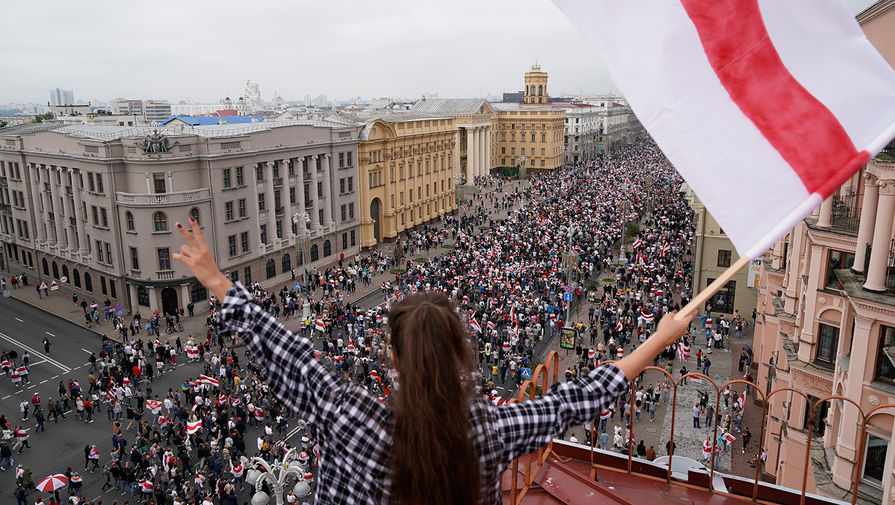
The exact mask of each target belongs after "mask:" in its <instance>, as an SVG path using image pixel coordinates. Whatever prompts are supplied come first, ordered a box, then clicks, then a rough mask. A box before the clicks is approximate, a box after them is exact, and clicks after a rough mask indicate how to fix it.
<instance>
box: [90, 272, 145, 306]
mask: <svg viewBox="0 0 895 505" xmlns="http://www.w3.org/2000/svg"><path fill="white" fill-rule="evenodd" d="M84 289H86V290H87V291H90V292H91V293H93V279H91V278H90V273H89V272H84ZM148 303H149V302H147V305H148Z"/></svg>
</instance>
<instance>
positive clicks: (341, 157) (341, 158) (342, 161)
mask: <svg viewBox="0 0 895 505" xmlns="http://www.w3.org/2000/svg"><path fill="white" fill-rule="evenodd" d="M339 168H345V153H339Z"/></svg>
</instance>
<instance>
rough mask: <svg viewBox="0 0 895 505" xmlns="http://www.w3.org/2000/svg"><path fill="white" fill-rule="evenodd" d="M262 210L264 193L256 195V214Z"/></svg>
mask: <svg viewBox="0 0 895 505" xmlns="http://www.w3.org/2000/svg"><path fill="white" fill-rule="evenodd" d="M263 210H264V193H258V212H261V211H263Z"/></svg>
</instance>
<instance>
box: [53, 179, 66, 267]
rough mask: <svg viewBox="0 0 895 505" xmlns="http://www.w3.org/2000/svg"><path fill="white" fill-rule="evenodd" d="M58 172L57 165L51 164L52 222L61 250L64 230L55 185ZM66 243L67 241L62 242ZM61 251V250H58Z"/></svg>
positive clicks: (57, 244) (57, 189) (57, 190)
mask: <svg viewBox="0 0 895 505" xmlns="http://www.w3.org/2000/svg"><path fill="white" fill-rule="evenodd" d="M58 173H59V167H56V166H55V165H51V166H50V169H49V175H50V200H51V203H52V205H53V224H54V225H55V228H56V246H57V247H58V248H59V249H60V250H61V249H62V247H63V241H64V240H65V231H64V228H63V226H62V225H63V222H62V212H61V210H62V209H61V207H62V206H61V205H60V203H59V188H58V187H56V181H55V177H54V175H55V174H58ZM64 245H65V246H67V245H68V242H66V243H65V244H64ZM60 252H61V251H60Z"/></svg>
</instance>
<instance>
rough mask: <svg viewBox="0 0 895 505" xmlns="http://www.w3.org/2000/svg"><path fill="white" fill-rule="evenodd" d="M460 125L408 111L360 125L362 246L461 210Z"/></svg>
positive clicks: (369, 245)
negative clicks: (457, 193)
mask: <svg viewBox="0 0 895 505" xmlns="http://www.w3.org/2000/svg"><path fill="white" fill-rule="evenodd" d="M455 121H456V120H455V119H454V118H451V117H446V116H436V115H431V114H421V113H417V112H406V113H392V114H381V115H378V116H376V117H374V118H370V119H368V120H367V121H366V122H365V123H363V124H362V125H361V126H360V127H359V130H360V131H359V133H358V139H359V141H360V143H359V145H358V160H359V174H360V180H359V183H360V184H359V185H360V222H361V246H363V247H373V246H375V245H376V244H378V243H379V242H381V241H382V240H384V239H394V238H395V237H397V236H398V234H399V233H400V232H402V231H404V230H407V229H409V228H413V227H414V226H417V225H420V224H423V223H426V222H428V221H431V220H432V219H434V218H436V217H438V216H440V215H442V214H444V213H446V212H450V211H453V210H456V208H457V202H456V196H455V185H456V183H457V181H456V178H455V177H454V175H455V174H456V173H457V167H458V161H459V154H458V153H459V150H458V138H462V137H461V131H460V130H458V129H457V127H456V126H455ZM464 124H468V123H464ZM463 133H470V132H463ZM476 135H478V134H476ZM481 135H483V136H484V132H482V133H481Z"/></svg>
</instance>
